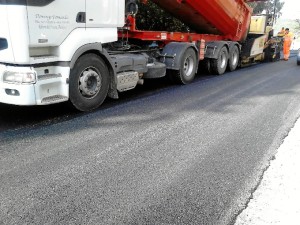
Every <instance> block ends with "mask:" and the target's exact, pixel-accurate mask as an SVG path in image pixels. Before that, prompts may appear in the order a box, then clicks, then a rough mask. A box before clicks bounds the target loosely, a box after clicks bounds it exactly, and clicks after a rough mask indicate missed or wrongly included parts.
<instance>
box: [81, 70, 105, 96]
mask: <svg viewBox="0 0 300 225" xmlns="http://www.w3.org/2000/svg"><path fill="white" fill-rule="evenodd" d="M100 88H101V77H100V75H99V74H98V73H97V72H96V71H95V70H93V69H91V68H89V69H87V70H85V71H83V73H82V74H81V76H80V80H79V89H80V91H81V94H82V95H83V96H85V97H94V96H95V95H96V94H97V93H98V92H99V90H100Z"/></svg>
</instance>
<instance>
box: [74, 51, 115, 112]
mask: <svg viewBox="0 0 300 225" xmlns="http://www.w3.org/2000/svg"><path fill="white" fill-rule="evenodd" d="M108 88H109V71H108V68H107V66H106V65H105V63H104V62H103V60H102V59H101V58H100V57H99V56H97V55H95V54H86V55H83V56H81V57H80V58H79V59H78V60H77V62H76V64H75V66H74V68H73V69H72V70H71V72H70V83H69V94H70V101H71V103H72V104H73V106H74V107H75V108H77V109H78V110H80V111H90V110H93V109H95V108H97V107H99V106H100V105H101V104H102V103H103V101H104V99H105V98H106V96H107V92H108Z"/></svg>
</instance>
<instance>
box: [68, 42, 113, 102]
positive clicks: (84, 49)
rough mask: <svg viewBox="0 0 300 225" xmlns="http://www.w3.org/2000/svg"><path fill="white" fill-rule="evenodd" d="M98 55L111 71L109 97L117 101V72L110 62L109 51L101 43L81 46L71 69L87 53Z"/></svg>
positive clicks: (73, 58) (72, 60) (74, 57)
mask: <svg viewBox="0 0 300 225" xmlns="http://www.w3.org/2000/svg"><path fill="white" fill-rule="evenodd" d="M90 52H93V53H96V54H97V55H99V56H100V57H101V58H102V59H103V60H104V61H105V63H106V65H107V67H108V70H109V77H110V86H109V91H108V96H109V97H111V98H113V99H117V98H118V97H119V96H118V91H117V80H116V79H117V76H116V71H115V69H114V66H113V63H112V61H111V60H110V57H109V54H108V53H107V51H106V50H105V49H104V48H103V47H102V44H101V43H91V44H86V45H84V46H81V47H80V48H78V49H77V50H76V52H75V53H74V55H73V57H72V59H71V62H70V69H72V68H73V67H74V65H75V63H76V61H77V60H78V58H79V57H80V56H82V55H84V54H86V53H90Z"/></svg>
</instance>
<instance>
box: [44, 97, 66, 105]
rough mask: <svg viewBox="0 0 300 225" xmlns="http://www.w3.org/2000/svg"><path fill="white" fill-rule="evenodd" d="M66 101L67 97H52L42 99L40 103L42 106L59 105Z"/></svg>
mask: <svg viewBox="0 0 300 225" xmlns="http://www.w3.org/2000/svg"><path fill="white" fill-rule="evenodd" d="M65 101H68V97H66V96H62V95H53V96H49V97H46V98H43V99H42V101H41V103H42V104H43V105H47V104H52V103H59V102H65Z"/></svg>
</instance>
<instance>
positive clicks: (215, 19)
mask: <svg viewBox="0 0 300 225" xmlns="http://www.w3.org/2000/svg"><path fill="white" fill-rule="evenodd" d="M151 1H152V2H154V3H155V4H157V5H158V6H159V7H161V8H162V9H164V10H165V11H167V12H169V13H170V14H172V15H173V16H174V17H175V18H177V19H179V20H181V21H183V22H184V23H185V24H186V25H188V26H189V27H190V28H191V29H192V30H193V31H195V32H197V33H202V34H215V35H221V36H223V39H224V40H225V39H227V40H230V41H243V40H244V39H245V38H246V36H247V31H248V28H249V24H250V20H251V13H252V9H251V8H250V7H249V6H248V5H247V3H245V2H244V0H200V1H199V0H185V1H176V0H151Z"/></svg>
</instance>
